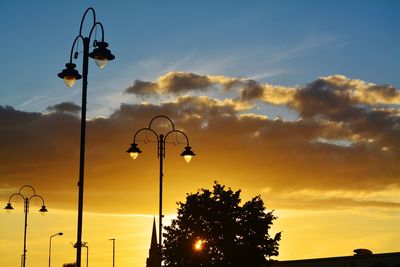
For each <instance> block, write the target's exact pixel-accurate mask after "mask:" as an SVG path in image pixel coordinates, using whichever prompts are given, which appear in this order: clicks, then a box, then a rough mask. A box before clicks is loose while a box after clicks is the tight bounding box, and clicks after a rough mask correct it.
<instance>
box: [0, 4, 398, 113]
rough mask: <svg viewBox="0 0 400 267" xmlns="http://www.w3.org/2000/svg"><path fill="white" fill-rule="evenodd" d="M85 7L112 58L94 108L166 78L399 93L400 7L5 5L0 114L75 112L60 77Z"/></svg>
mask: <svg viewBox="0 0 400 267" xmlns="http://www.w3.org/2000/svg"><path fill="white" fill-rule="evenodd" d="M89 6H92V7H94V8H95V10H96V13H97V19H98V21H100V22H102V23H103V24H104V27H105V37H106V41H107V42H109V44H110V49H111V50H112V52H113V53H114V54H115V55H116V60H115V61H114V62H112V64H109V66H107V67H106V69H105V70H103V71H100V70H98V69H97V67H96V66H95V65H94V64H93V65H91V66H90V74H89V105H95V104H96V102H99V103H100V102H107V101H106V99H108V98H113V97H114V96H115V94H118V93H120V92H122V91H123V90H124V89H125V88H126V87H128V86H129V85H130V84H132V83H133V81H134V80H136V79H141V80H154V79H156V78H157V77H159V76H160V75H163V74H165V73H166V72H168V71H187V72H194V73H198V74H210V75H225V76H233V77H244V78H253V79H255V80H256V81H258V82H263V83H271V84H274V85H286V86H295V85H305V84H307V83H310V82H312V81H314V80H316V79H317V78H318V77H321V76H328V75H333V74H343V75H346V76H347V77H349V78H353V79H361V80H364V81H367V82H373V83H377V84H391V85H394V86H396V87H399V86H400V76H399V75H398V70H399V67H400V63H399V62H400V52H399V47H400V28H399V27H398V25H399V18H398V14H399V10H400V2H399V1H150V2H149V1H116V2H113V3H111V2H109V1H68V2H65V1H57V2H54V1H38V2H36V1H35V2H32V1H13V2H5V1H2V2H1V3H0V7H1V10H2V16H1V17H0V25H1V28H2V35H3V38H2V51H1V55H0V56H1V58H2V62H3V64H2V67H1V71H0V78H1V80H2V86H1V88H2V89H1V92H0V104H1V105H11V106H13V107H15V108H18V109H21V110H28V111H44V110H45V109H46V107H47V106H48V105H53V104H56V103H59V102H62V101H73V102H76V103H79V98H80V92H79V91H80V90H79V85H78V86H75V87H74V88H73V89H66V88H64V85H63V83H62V81H61V80H59V78H58V77H57V76H56V74H57V73H58V72H59V71H60V70H61V69H62V68H63V66H64V64H65V63H66V61H67V60H68V56H69V51H70V47H71V45H72V41H73V39H74V37H75V36H76V35H77V32H78V30H79V23H80V19H81V17H82V15H83V12H84V11H85V9H86V8H87V7H89ZM90 19H91V18H90ZM78 64H80V61H78ZM113 95H114V96H113ZM91 97H92V99H90V98H91ZM114 99H116V98H114ZM121 101H122V102H124V101H125V102H130V101H135V99H132V97H131V96H127V95H123V94H119V97H118V100H116V101H115V103H113V105H116V107H115V108H118V106H119V103H118V102H121ZM93 110H95V108H92V111H93ZM112 110H113V106H112V104H110V105H109V106H108V107H107V108H105V109H102V110H97V111H95V113H93V114H92V116H96V115H105V114H106V113H109V112H110V111H112ZM93 112H94V111H93ZM89 115H90V111H89Z"/></svg>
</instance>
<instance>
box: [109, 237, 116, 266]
mask: <svg viewBox="0 0 400 267" xmlns="http://www.w3.org/2000/svg"><path fill="white" fill-rule="evenodd" d="M108 240H110V241H112V242H113V267H115V238H110V239H108Z"/></svg>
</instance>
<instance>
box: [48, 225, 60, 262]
mask: <svg viewBox="0 0 400 267" xmlns="http://www.w3.org/2000/svg"><path fill="white" fill-rule="evenodd" d="M58 235H63V233H61V232H60V233H57V234H54V235H51V236H50V242H49V267H50V264H51V239H52V238H53V237H55V236H58Z"/></svg>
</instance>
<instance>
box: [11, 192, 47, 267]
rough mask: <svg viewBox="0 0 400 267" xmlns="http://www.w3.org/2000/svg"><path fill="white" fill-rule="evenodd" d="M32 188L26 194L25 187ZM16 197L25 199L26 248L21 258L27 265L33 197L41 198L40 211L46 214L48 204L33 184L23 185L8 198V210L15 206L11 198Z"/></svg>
mask: <svg viewBox="0 0 400 267" xmlns="http://www.w3.org/2000/svg"><path fill="white" fill-rule="evenodd" d="M26 188H28V189H30V190H31V191H32V192H31V193H30V194H27V192H25V194H24V192H23V191H24V189H26ZM14 197H20V198H22V199H23V200H24V213H25V224H24V250H23V252H22V258H21V266H22V267H25V265H26V252H27V251H28V250H27V248H26V231H27V228H28V213H29V203H30V201H31V200H32V199H33V198H39V199H41V200H42V208H41V209H40V210H39V212H40V213H42V214H44V213H46V212H47V211H48V210H47V208H46V205H44V199H43V197H42V196H41V195H38V194H36V191H35V188H33V186H31V185H24V186H22V187H21V188H20V189H19V191H18V192H17V193H14V194H12V195H11V196H10V198H9V199H8V203H7V205H6V207H5V208H4V209H5V210H6V211H7V212H11V211H12V210H13V209H14V208H13V207H12V205H11V199H12V198H14Z"/></svg>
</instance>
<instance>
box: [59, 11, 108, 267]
mask: <svg viewBox="0 0 400 267" xmlns="http://www.w3.org/2000/svg"><path fill="white" fill-rule="evenodd" d="M89 11H91V12H92V14H93V25H92V27H91V29H90V33H89V35H88V36H85V37H84V36H83V35H82V26H83V22H84V20H85V18H86V15H87V14H88V12H89ZM97 26H99V27H100V29H101V41H97V40H96V38H95V40H94V41H93V47H94V50H93V52H91V53H89V48H90V42H91V41H90V40H91V37H92V34H93V32H94V30H95V29H96V28H97ZM79 40H82V42H83V57H82V60H83V64H82V75H81V74H79V72H78V71H77V70H76V69H75V67H76V65H75V64H74V63H72V58H74V59H77V58H78V56H79V53H78V51H75V53H73V51H74V48H75V46H77V44H78V42H79ZM107 46H108V43H106V42H104V28H103V24H101V23H100V22H98V21H96V13H95V11H94V9H93V8H91V7H90V8H88V9H87V10H86V11H85V13H84V14H83V17H82V20H81V26H80V28H79V34H78V36H76V37H75V40H74V42H73V44H72V48H71V53H70V57H69V63H67V64H65V67H66V68H65V69H63V70H62V72H60V73H59V74H58V77H60V78H61V79H63V80H64V82H65V84H66V85H67V86H68V87H72V86H73V85H74V84H75V82H76V80H79V79H81V78H83V80H82V108H81V140H80V161H79V181H78V187H79V199H78V227H77V243H78V244H81V243H82V219H83V218H82V213H83V186H84V166H85V133H86V102H87V76H88V70H89V57H91V58H93V59H95V61H96V64H97V65H98V66H99V67H100V68H104V66H105V65H106V63H107V62H108V61H110V60H113V59H114V58H115V56H114V55H113V54H111V51H110V50H108V49H107ZM81 250H82V246H77V250H76V266H77V267H81Z"/></svg>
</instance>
